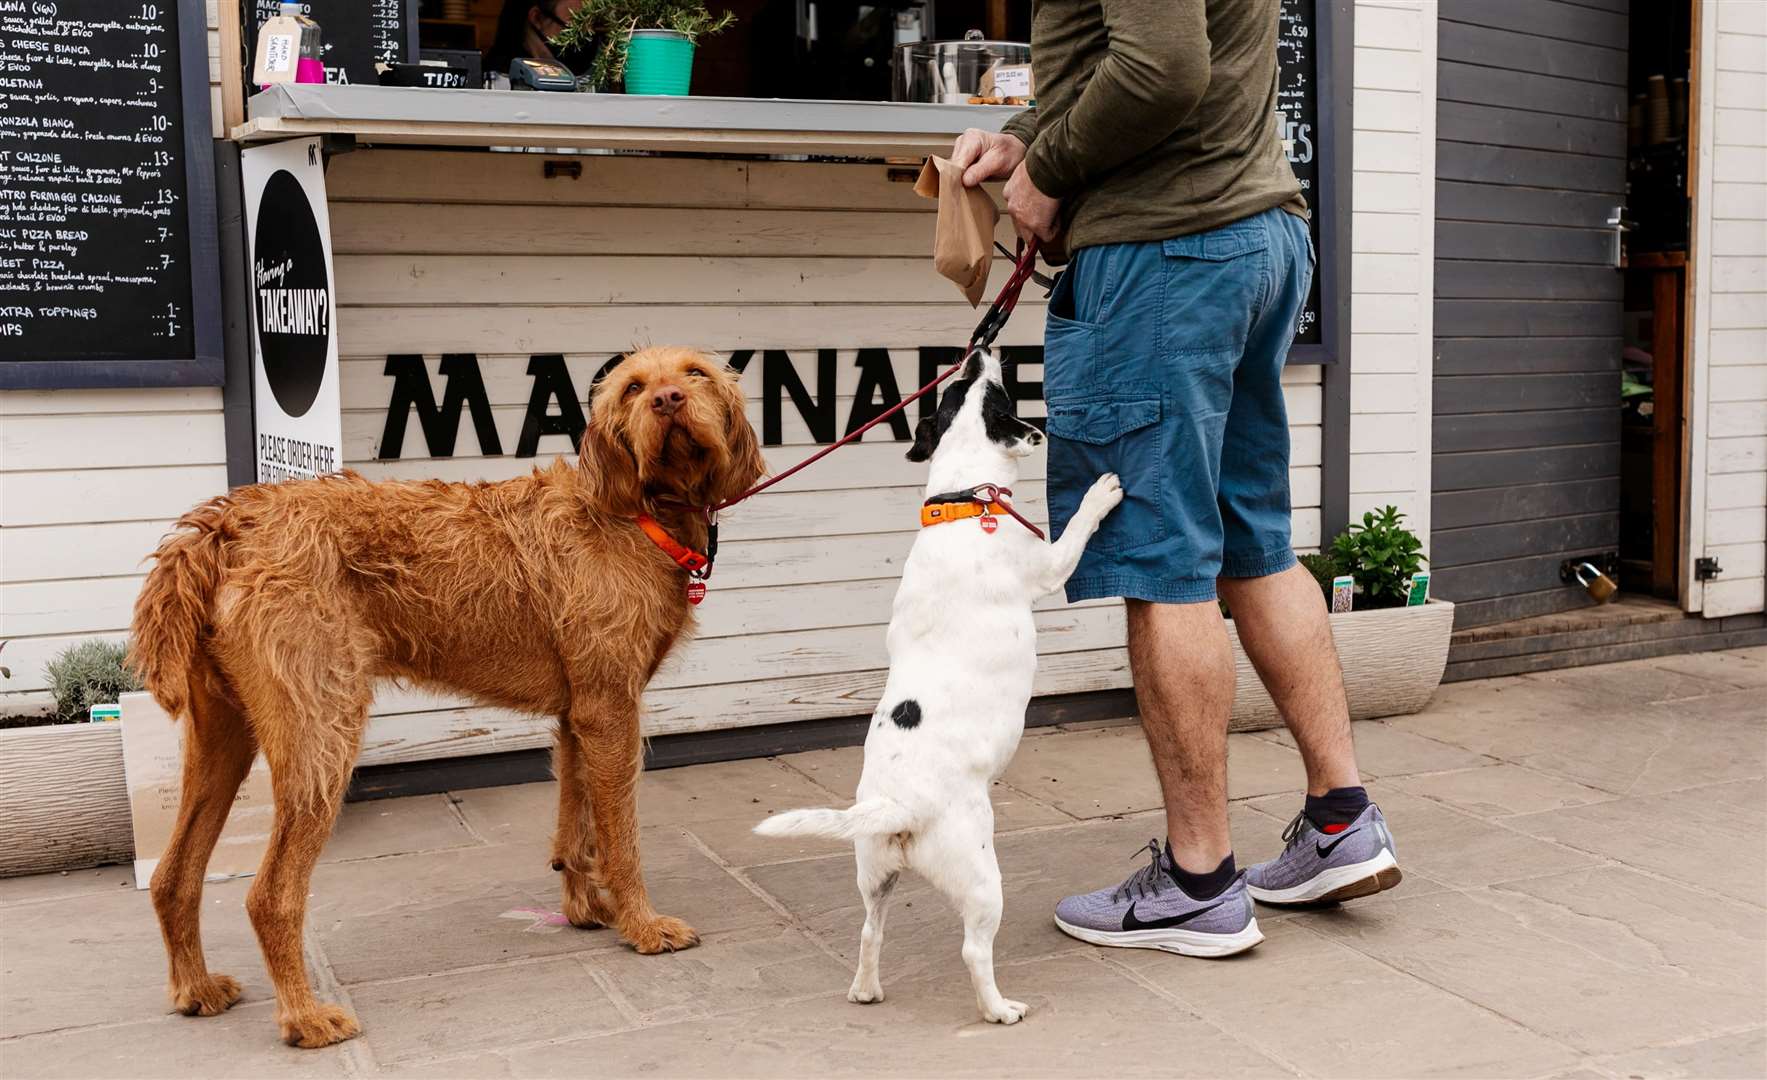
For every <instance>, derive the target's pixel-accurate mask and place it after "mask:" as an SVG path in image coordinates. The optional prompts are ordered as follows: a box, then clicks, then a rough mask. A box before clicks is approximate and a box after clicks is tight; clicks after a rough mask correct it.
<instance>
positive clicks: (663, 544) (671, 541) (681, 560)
mask: <svg viewBox="0 0 1767 1080" xmlns="http://www.w3.org/2000/svg"><path fill="white" fill-rule="evenodd" d="M637 521H638V527H639V528H640V529H643V530H644V535H646V536H648V537H650V542H651V543H653V544H655V545H656V546H657V547H660V548H662V549H663V553H664V554H665V555H667V556H668V557H669V558H671V559H674V560H675V565H676V566H679V567H680V568H681V569H683V570H686V571H687V572H688V573H698V572H699V571H701V570H704V569H706V568H707V567H709V566H711V565H712V560H710V559H708V558H706V557H705V556H704V555H701V554H700V553H699V552H697V551H695V550H693V549H692V548H690V547H688V546H687V545H686V544H683V543H682V542H681V541H679V540H677V539H675V538H674V537H673V536H670V535H669V531H668V530H667V529H665V528H663V527H662V526H661V525H659V524H657V520H656V518H653V517H651V516H650V515H649V514H639V515H638V518H637Z"/></svg>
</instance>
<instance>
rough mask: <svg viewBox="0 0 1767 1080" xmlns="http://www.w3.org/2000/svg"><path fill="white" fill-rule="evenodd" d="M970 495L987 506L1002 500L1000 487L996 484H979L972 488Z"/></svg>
mask: <svg viewBox="0 0 1767 1080" xmlns="http://www.w3.org/2000/svg"><path fill="white" fill-rule="evenodd" d="M969 497H970V498H972V499H974V500H975V501H976V502H979V503H981V504H982V505H983V506H986V505H987V504H989V503H992V502H999V501H1000V488H999V486H997V485H995V484H979V485H977V486H976V487H973V488H971V489H970V491H969Z"/></svg>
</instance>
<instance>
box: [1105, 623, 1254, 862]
mask: <svg viewBox="0 0 1767 1080" xmlns="http://www.w3.org/2000/svg"><path fill="white" fill-rule="evenodd" d="M1127 605H1128V614H1129V669H1130V672H1131V673H1132V674H1133V676H1134V679H1135V701H1136V705H1137V707H1138V708H1139V709H1140V711H1141V729H1142V731H1144V732H1146V734H1147V746H1148V749H1149V750H1150V751H1151V752H1152V753H1153V765H1154V771H1155V772H1157V773H1158V774H1159V779H1160V792H1161V794H1162V795H1163V796H1164V798H1165V802H1166V836H1167V838H1168V842H1169V843H1170V844H1171V851H1172V860H1173V861H1174V862H1175V863H1177V864H1178V866H1180V867H1182V868H1183V869H1185V870H1187V871H1189V872H1190V873H1193V874H1206V873H1208V872H1209V871H1210V870H1213V869H1214V868H1215V867H1216V866H1218V865H1220V863H1221V860H1223V859H1225V858H1226V857H1227V855H1228V854H1229V853H1230V852H1231V851H1232V850H1233V839H1232V837H1231V836H1230V835H1229V834H1228V830H1227V717H1228V714H1229V713H1230V712H1231V711H1232V710H1233V650H1232V648H1231V647H1230V646H1229V644H1228V641H1227V628H1226V626H1225V625H1224V624H1223V623H1222V620H1221V609H1220V608H1219V607H1218V606H1217V605H1216V604H1214V603H1213V602H1210V603H1206V604H1151V603H1148V602H1147V601H1145V600H1130V601H1127Z"/></svg>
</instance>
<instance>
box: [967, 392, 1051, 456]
mask: <svg viewBox="0 0 1767 1080" xmlns="http://www.w3.org/2000/svg"><path fill="white" fill-rule="evenodd" d="M982 430H983V431H985V432H987V433H988V441H989V442H996V443H999V444H1000V445H1002V446H1010V445H1012V444H1013V443H1015V442H1017V441H1018V440H1020V439H1029V440H1030V441H1031V445H1032V446H1036V445H1037V444H1038V443H1040V442H1042V441H1043V433H1042V432H1041V431H1038V430H1037V429H1036V428H1035V427H1033V426H1032V425H1030V424H1027V423H1026V422H1025V421H1023V420H1020V419H1019V418H1018V416H1017V414H1016V413H1015V412H1014V411H1013V404H1012V398H1011V397H1010V396H1009V395H1008V394H1007V393H1006V388H1005V387H1004V386H1001V385H1000V384H999V383H996V382H991V383H989V384H988V385H987V389H985V390H983V391H982Z"/></svg>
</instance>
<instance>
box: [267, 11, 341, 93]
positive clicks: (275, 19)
mask: <svg viewBox="0 0 1767 1080" xmlns="http://www.w3.org/2000/svg"><path fill="white" fill-rule="evenodd" d="M252 81H253V82H255V83H257V84H258V85H259V86H260V87H265V86H269V85H270V84H272V83H290V82H294V83H322V82H324V81H325V61H324V59H323V58H322V56H321V47H320V44H319V24H318V23H316V22H314V21H313V20H312V19H311V18H309V17H307V16H306V15H303V14H301V5H300V4H283V5H282V12H281V13H280V14H278V15H274V16H272V17H271V18H270V20H269V21H268V22H266V23H264V25H263V27H262V28H260V29H259V30H258V55H257V60H256V62H255V63H254V64H253V66H252Z"/></svg>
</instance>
